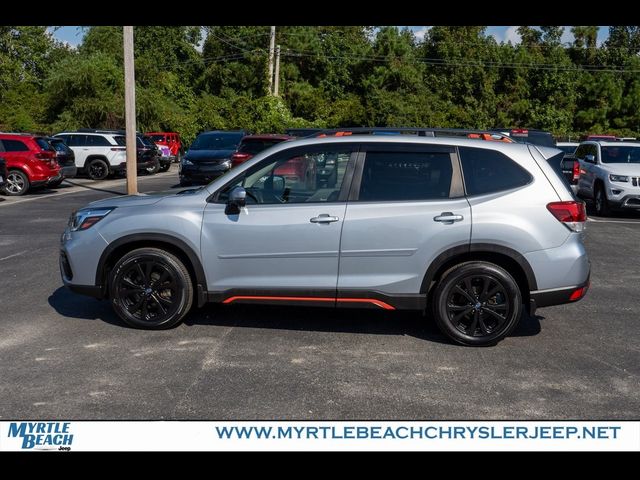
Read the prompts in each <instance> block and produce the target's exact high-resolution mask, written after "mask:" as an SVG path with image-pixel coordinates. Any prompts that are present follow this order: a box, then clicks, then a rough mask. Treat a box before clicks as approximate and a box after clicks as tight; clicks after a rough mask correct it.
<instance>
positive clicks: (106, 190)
mask: <svg viewBox="0 0 640 480" xmlns="http://www.w3.org/2000/svg"><path fill="white" fill-rule="evenodd" d="M65 182H67V183H70V184H71V185H73V186H74V187H81V188H86V189H87V190H93V191H96V192H105V193H113V194H114V195H126V194H127V193H126V192H118V191H117V190H109V189H107V188H98V187H92V186H91V185H88V184H86V183H77V182H72V181H71V180H68V179H67V180H65Z"/></svg>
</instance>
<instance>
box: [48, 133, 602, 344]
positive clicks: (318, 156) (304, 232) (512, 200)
mask: <svg viewBox="0 0 640 480" xmlns="http://www.w3.org/2000/svg"><path fill="white" fill-rule="evenodd" d="M558 153H559V151H558V150H556V149H550V148H545V147H536V146H533V145H527V144H515V143H502V142H484V141H481V140H470V139H460V138H428V137H426V138H425V137H409V136H396V137H389V136H384V137H383V136H364V135H353V136H349V137H342V138H336V137H328V138H320V139H318V138H315V139H306V140H298V141H294V142H285V143H281V144H279V145H276V146H274V147H272V148H270V149H267V150H265V151H263V152H261V153H260V154H258V155H256V156H255V157H254V158H253V159H251V160H250V161H248V162H246V163H245V164H242V165H241V166H239V167H237V168H234V169H232V170H230V171H229V172H227V173H226V174H224V175H223V176H221V177H220V178H218V179H216V180H215V181H213V182H212V183H210V184H209V185H207V186H205V187H200V188H198V189H182V190H179V191H172V192H163V193H158V194H149V195H139V196H128V197H120V198H109V199H106V200H101V201H97V202H93V203H91V204H89V205H87V206H86V207H85V208H83V209H81V210H78V211H77V212H74V213H73V214H72V216H71V219H70V221H69V225H68V227H67V229H66V230H65V232H64V234H63V235H62V243H61V259H60V267H61V272H62V279H63V281H64V283H65V285H67V286H68V287H70V288H71V289H72V290H73V291H75V292H78V293H83V294H88V295H92V296H95V297H97V298H109V299H110V301H111V304H112V306H113V308H114V309H115V311H116V312H117V314H118V315H119V316H120V317H121V318H122V319H123V320H124V321H125V322H126V323H128V324H129V325H132V326H135V327H140V328H150V329H160V328H168V327H172V326H174V325H176V324H178V323H179V322H180V321H181V320H182V319H183V318H184V316H185V315H186V314H187V312H188V311H189V310H190V308H191V307H192V304H193V303H195V304H197V305H198V306H199V307H200V306H202V305H204V304H205V303H206V302H219V303H223V304H235V303H269V304H294V305H314V306H325V307H343V308H350V307H357V308H373V309H378V310H399V309H410V310H423V311H424V310H426V309H427V308H428V309H430V312H431V315H432V317H433V318H434V319H435V321H436V322H437V324H438V326H439V327H440V329H441V330H442V332H443V333H444V334H446V335H447V336H448V337H450V338H451V339H453V340H454V341H456V342H459V343H462V344H465V345H489V344H494V343H496V342H497V341H499V340H500V339H502V338H503V337H505V336H506V335H508V334H509V332H511V331H512V330H513V328H514V327H515V326H516V324H517V323H518V321H519V319H520V316H521V314H522V312H523V310H525V309H526V310H528V311H529V312H530V313H531V314H533V312H534V311H535V308H536V307H544V306H548V305H557V304H561V303H568V302H573V301H576V300H579V299H580V298H582V297H583V296H584V295H585V293H586V291H587V288H588V285H589V271H590V266H589V261H588V258H587V254H586V252H585V248H584V245H583V233H582V231H583V229H584V225H585V221H586V213H585V208H584V203H583V202H576V201H575V199H574V197H573V196H572V194H571V192H570V191H569V189H568V187H567V186H566V184H565V182H564V181H563V180H562V179H561V178H560V177H559V176H558V175H557V174H556V173H555V171H554V169H553V168H552V167H551V166H550V165H549V164H548V163H547V158H549V157H550V156H553V155H557V154H558ZM328 166H331V168H335V169H336V175H332V176H331V180H330V181H328V180H327V178H326V177H325V176H321V175H319V174H318V172H319V171H320V170H321V169H326V168H328Z"/></svg>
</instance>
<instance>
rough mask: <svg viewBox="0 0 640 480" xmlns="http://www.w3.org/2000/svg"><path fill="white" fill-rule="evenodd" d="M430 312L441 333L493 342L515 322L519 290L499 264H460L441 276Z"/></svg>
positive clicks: (519, 305)
mask: <svg viewBox="0 0 640 480" xmlns="http://www.w3.org/2000/svg"><path fill="white" fill-rule="evenodd" d="M485 289H486V290H485ZM492 292H493V294H492ZM472 300H473V302H475V303H473V304H472ZM432 312H433V315H434V319H435V321H436V324H437V325H438V327H439V328H440V330H441V331H442V333H444V334H445V335H446V336H447V337H449V338H450V339H451V340H453V341H454V342H457V343H460V344H462V345H469V346H478V347H480V346H489V345H495V344H496V343H498V342H499V341H500V340H502V339H503V338H504V337H506V336H507V335H508V334H509V333H511V332H512V331H513V329H514V328H515V327H516V325H517V324H518V321H519V320H520V317H521V315H522V293H521V292H520V288H519V287H518V284H517V283H516V281H515V280H514V279H513V277H512V276H511V275H510V274H509V272H507V271H506V270H505V269H503V268H502V267H499V266H498V265H495V264H493V263H489V262H480V261H477V262H466V263H461V264H459V265H456V266H455V267H453V268H451V269H449V270H447V271H446V272H445V273H444V274H443V275H442V278H441V279H440V281H439V282H438V285H437V286H436V289H435V292H434V294H433V308H432Z"/></svg>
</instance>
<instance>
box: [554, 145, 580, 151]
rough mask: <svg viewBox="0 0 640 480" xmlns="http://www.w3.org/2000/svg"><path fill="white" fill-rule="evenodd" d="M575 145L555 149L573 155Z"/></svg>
mask: <svg viewBox="0 0 640 480" xmlns="http://www.w3.org/2000/svg"><path fill="white" fill-rule="evenodd" d="M577 147H578V146H577V145H556V148H557V149H559V150H562V151H563V152H564V153H573V152H575V151H576V148H577Z"/></svg>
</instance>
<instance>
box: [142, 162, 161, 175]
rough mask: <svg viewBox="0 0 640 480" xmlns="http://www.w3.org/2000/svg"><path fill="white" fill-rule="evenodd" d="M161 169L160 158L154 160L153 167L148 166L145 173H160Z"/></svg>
mask: <svg viewBox="0 0 640 480" xmlns="http://www.w3.org/2000/svg"><path fill="white" fill-rule="evenodd" d="M159 170H160V161H159V160H154V161H153V166H151V167H147V168H145V169H144V171H145V173H146V174H147V175H155V174H156V173H158V171H159Z"/></svg>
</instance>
